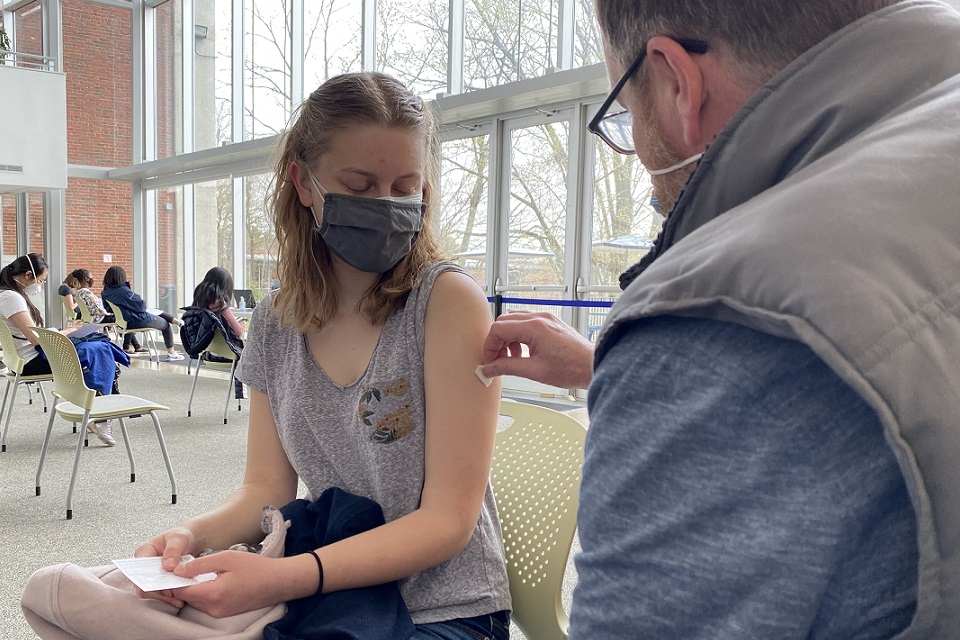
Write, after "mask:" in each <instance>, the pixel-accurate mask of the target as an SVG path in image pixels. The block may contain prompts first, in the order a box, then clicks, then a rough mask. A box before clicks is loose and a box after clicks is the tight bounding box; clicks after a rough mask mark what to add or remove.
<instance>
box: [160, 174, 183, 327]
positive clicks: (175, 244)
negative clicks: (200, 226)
mask: <svg viewBox="0 0 960 640" xmlns="http://www.w3.org/2000/svg"><path fill="white" fill-rule="evenodd" d="M183 194H184V188H183V187H169V188H166V189H157V190H156V191H155V192H154V193H153V196H154V197H155V198H156V201H157V266H156V269H157V288H158V291H157V294H158V295H157V304H158V306H159V307H160V308H161V309H162V310H163V311H166V312H167V313H170V314H175V315H179V314H180V311H178V309H179V308H180V307H183V306H186V305H188V304H190V303H191V301H192V297H193V289H192V286H193V283H192V282H187V281H186V278H185V268H184V253H185V251H186V247H185V246H184V217H183V212H184V201H183Z"/></svg>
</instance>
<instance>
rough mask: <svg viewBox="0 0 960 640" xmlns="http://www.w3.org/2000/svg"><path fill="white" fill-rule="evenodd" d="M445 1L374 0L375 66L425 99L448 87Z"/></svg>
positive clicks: (447, 21)
mask: <svg viewBox="0 0 960 640" xmlns="http://www.w3.org/2000/svg"><path fill="white" fill-rule="evenodd" d="M448 4H449V3H448V1H447V0H381V1H380V2H377V69H378V70H380V71H383V72H384V73H389V74H391V75H393V76H396V77H397V78H400V79H401V80H403V82H404V83H406V84H407V86H409V87H410V88H411V89H413V90H414V91H416V92H417V93H419V94H420V95H421V96H423V97H424V98H434V97H436V95H437V93H439V92H442V91H445V90H446V87H447V41H448V38H447V31H448V29H449V9H448Z"/></svg>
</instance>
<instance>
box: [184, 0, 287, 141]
mask: <svg viewBox="0 0 960 640" xmlns="http://www.w3.org/2000/svg"><path fill="white" fill-rule="evenodd" d="M238 1H239V0H238ZM193 11H194V22H195V24H194V25H193V77H194V82H193V84H194V92H193V122H194V125H193V126H194V149H195V150H200V149H209V148H211V147H217V146H220V145H222V144H226V143H229V142H232V141H233V99H232V93H231V92H232V91H233V2H232V0H196V2H195V4H194V9H193ZM287 57H288V58H289V56H287Z"/></svg>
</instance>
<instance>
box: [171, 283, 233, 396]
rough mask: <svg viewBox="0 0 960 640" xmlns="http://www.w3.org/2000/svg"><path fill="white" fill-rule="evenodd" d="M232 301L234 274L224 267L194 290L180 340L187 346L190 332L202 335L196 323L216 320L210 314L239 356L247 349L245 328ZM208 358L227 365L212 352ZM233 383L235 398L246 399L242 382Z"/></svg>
mask: <svg viewBox="0 0 960 640" xmlns="http://www.w3.org/2000/svg"><path fill="white" fill-rule="evenodd" d="M231 300H233V276H231V275H230V272H229V271H227V270H226V269H224V268H222V267H213V268H212V269H210V270H209V271H207V273H206V275H205V276H203V280H202V281H201V282H200V284H198V285H197V287H196V288H195V289H194V290H193V305H192V306H190V307H187V309H186V311H185V312H184V314H183V318H182V321H183V325H182V326H181V328H180V339H181V340H182V341H183V344H184V346H185V347H186V345H187V344H188V343H187V335H188V332H190V331H194V332H195V333H196V332H198V330H197V329H196V327H195V324H196V325H202V324H203V323H204V322H205V321H206V320H207V318H210V317H212V316H209V315H208V313H209V314H213V316H216V321H217V324H218V326H219V327H220V329H221V331H223V332H224V338H225V339H226V341H227V344H228V345H230V346H231V349H234V353H235V354H236V355H237V357H239V356H240V353H241V352H242V350H243V326H242V325H241V324H240V323H239V322H238V321H237V318H236V317H235V316H234V315H233V311H232V310H231V309H230V301H231ZM204 346H206V345H204ZM194 348H196V347H194ZM188 351H189V350H188ZM206 358H208V359H209V360H211V361H220V362H224V359H223V358H221V357H219V356H215V355H213V354H209V353H208V354H207V355H206ZM227 362H229V361H227ZM233 382H234V390H235V396H236V397H237V398H238V399H239V398H243V397H244V393H243V383H242V382H240V380H239V379H235V380H234V381H233Z"/></svg>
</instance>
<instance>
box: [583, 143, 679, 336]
mask: <svg viewBox="0 0 960 640" xmlns="http://www.w3.org/2000/svg"><path fill="white" fill-rule="evenodd" d="M591 137H592V136H591ZM593 140H594V142H593V144H592V145H591V146H590V147H588V148H589V149H591V150H592V152H593V153H594V175H593V191H592V194H591V195H592V204H591V207H590V209H589V210H590V211H591V213H592V216H591V220H592V227H593V231H592V234H591V235H592V239H591V248H590V279H589V283H590V286H592V287H607V288H608V289H607V290H606V291H604V290H603V289H601V290H599V291H596V290H595V291H594V292H592V293H591V294H590V295H588V296H587V297H586V298H587V299H589V300H594V301H597V300H602V301H612V300H616V299H617V297H618V296H619V295H620V289H619V286H618V283H619V278H620V274H621V273H623V272H624V271H626V270H627V268H628V267H630V266H631V265H633V264H634V263H636V262H637V261H638V260H640V258H642V257H643V256H644V254H646V253H647V251H649V250H650V248H651V247H652V246H653V239H654V238H656V237H657V234H658V233H659V231H660V227H661V225H662V223H663V217H662V216H660V214H658V213H656V212H655V211H654V210H653V208H652V207H651V206H650V196H651V195H652V193H653V187H652V185H651V184H650V177H649V175H647V173H646V171H644V169H643V166H642V165H641V164H640V162H639V161H638V160H637V158H636V156H625V155H621V154H619V153H616V152H614V151H613V150H612V149H610V147H608V146H607V145H606V143H604V142H603V141H601V140H600V139H599V138H593ZM608 312H609V308H605V307H592V308H590V309H589V310H588V311H587V312H586V313H587V316H586V320H585V322H586V327H585V328H586V334H587V337H588V338H590V339H591V340H594V339H596V337H597V335H598V334H599V329H600V327H601V326H602V325H603V322H604V320H605V319H606V317H607V313H608Z"/></svg>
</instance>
